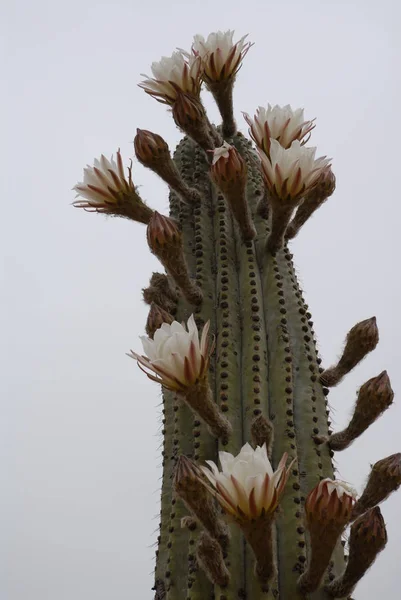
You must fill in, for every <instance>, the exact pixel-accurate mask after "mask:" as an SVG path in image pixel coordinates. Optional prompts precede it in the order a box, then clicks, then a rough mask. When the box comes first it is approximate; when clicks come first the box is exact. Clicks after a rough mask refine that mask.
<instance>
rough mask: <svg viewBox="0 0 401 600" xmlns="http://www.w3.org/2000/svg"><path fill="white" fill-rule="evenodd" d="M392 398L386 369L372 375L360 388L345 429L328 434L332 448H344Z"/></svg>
mask: <svg viewBox="0 0 401 600" xmlns="http://www.w3.org/2000/svg"><path fill="white" fill-rule="evenodd" d="M393 398H394V392H393V390H392V389H391V384H390V379H389V377H388V375H387V371H382V372H381V373H380V375H378V376H377V377H372V379H369V381H367V382H366V383H364V384H363V386H362V387H361V388H360V390H359V393H358V398H357V401H356V404H355V409H354V414H353V416H352V419H351V421H350V423H349V425H348V427H347V428H346V429H344V430H343V431H340V432H338V433H334V434H333V435H332V436H330V438H329V440H328V442H329V446H330V448H331V449H332V450H337V451H338V450H344V449H345V448H348V446H349V445H350V444H351V443H352V442H353V441H354V440H355V439H356V438H357V437H359V436H360V435H361V434H362V433H363V432H364V431H366V429H367V428H368V427H369V425H371V424H372V423H374V422H375V421H376V419H377V418H378V417H380V415H381V414H382V413H383V412H384V411H385V410H387V408H389V406H390V405H391V404H392V402H393Z"/></svg>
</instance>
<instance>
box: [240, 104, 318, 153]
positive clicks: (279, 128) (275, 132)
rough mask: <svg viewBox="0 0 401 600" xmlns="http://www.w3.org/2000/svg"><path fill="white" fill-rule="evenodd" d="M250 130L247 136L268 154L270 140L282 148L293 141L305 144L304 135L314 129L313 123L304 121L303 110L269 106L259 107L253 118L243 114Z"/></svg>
mask: <svg viewBox="0 0 401 600" xmlns="http://www.w3.org/2000/svg"><path fill="white" fill-rule="evenodd" d="M243 115H244V118H245V120H246V122H247V123H248V125H249V127H250V129H249V134H250V136H251V138H252V139H253V141H254V142H255V144H256V145H257V146H258V147H259V148H260V149H261V150H264V152H266V154H269V150H270V139H271V138H273V139H274V140H277V141H278V142H280V144H281V146H283V148H289V147H290V146H291V144H292V142H293V141H294V140H299V141H300V142H301V143H302V144H306V143H307V141H308V139H309V137H310V135H309V136H308V138H307V139H304V138H305V136H306V135H308V134H310V132H311V131H312V129H313V128H314V127H315V125H314V123H313V121H314V119H313V120H312V121H305V119H304V110H303V108H297V109H296V110H295V111H294V110H292V108H291V106H290V105H289V104H287V105H286V106H278V104H276V106H271V105H270V104H268V105H267V108H264V107H263V106H259V108H258V109H257V111H256V114H255V116H254V118H253V119H252V117H250V116H249V115H248V113H245V112H244V113H243Z"/></svg>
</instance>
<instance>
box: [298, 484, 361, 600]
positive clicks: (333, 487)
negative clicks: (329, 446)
mask: <svg viewBox="0 0 401 600" xmlns="http://www.w3.org/2000/svg"><path fill="white" fill-rule="evenodd" d="M354 499H355V492H354V491H353V490H351V489H350V488H349V487H348V486H347V485H346V484H344V483H343V482H341V481H332V480H331V479H323V480H322V481H321V482H320V483H319V484H318V485H317V486H316V487H315V488H314V489H313V490H312V491H311V492H310V493H309V494H308V496H307V498H306V501H305V518H306V524H307V527H308V530H309V534H310V544H311V555H310V558H309V562H308V566H307V569H306V571H305V572H304V573H303V574H302V575H301V577H300V578H299V582H298V583H299V588H300V590H301V592H302V593H304V594H308V593H311V592H314V591H315V590H316V589H317V588H318V587H319V585H320V582H321V580H322V578H323V575H324V573H325V570H326V569H327V567H328V565H329V562H330V558H331V555H332V553H333V551H334V548H335V546H336V544H337V541H338V539H339V538H340V536H341V534H342V532H343V531H344V527H345V526H346V524H347V523H348V522H349V519H350V516H351V512H352V507H353V504H354Z"/></svg>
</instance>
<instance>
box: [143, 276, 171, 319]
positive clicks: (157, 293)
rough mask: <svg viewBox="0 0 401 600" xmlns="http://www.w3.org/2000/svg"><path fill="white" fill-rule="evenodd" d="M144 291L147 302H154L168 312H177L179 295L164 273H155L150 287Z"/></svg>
mask: <svg viewBox="0 0 401 600" xmlns="http://www.w3.org/2000/svg"><path fill="white" fill-rule="evenodd" d="M142 293H143V299H144V301H145V302H146V304H152V302H154V303H155V304H157V305H158V306H160V307H161V308H162V309H163V310H165V311H166V312H167V313H170V314H172V315H174V314H175V311H176V305H177V301H178V296H177V293H176V291H175V290H174V289H173V288H172V287H171V285H170V282H169V280H168V277H167V275H165V274H164V273H153V274H152V277H151V278H150V281H149V287H147V288H144V289H143V290H142Z"/></svg>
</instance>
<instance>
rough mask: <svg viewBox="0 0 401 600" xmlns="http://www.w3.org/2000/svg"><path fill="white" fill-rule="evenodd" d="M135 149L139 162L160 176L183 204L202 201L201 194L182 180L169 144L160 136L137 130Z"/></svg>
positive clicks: (144, 130)
mask: <svg viewBox="0 0 401 600" xmlns="http://www.w3.org/2000/svg"><path fill="white" fill-rule="evenodd" d="M134 148H135V154H136V157H137V159H138V160H139V162H140V163H141V164H142V165H143V166H144V167H148V168H149V169H151V170H152V171H153V172H154V173H156V174H157V175H159V177H161V178H162V179H163V181H165V182H166V183H167V184H168V185H169V186H170V187H171V189H172V190H174V191H175V192H176V193H177V194H178V195H179V197H180V199H181V200H182V201H183V202H185V203H186V204H194V203H198V202H200V201H201V199H202V198H201V195H200V194H199V192H198V191H197V190H195V189H194V188H190V187H189V186H188V185H187V184H186V183H185V181H184V180H183V179H182V177H181V175H180V173H179V171H178V169H177V166H176V164H175V163H174V161H173V159H172V158H171V156H170V150H169V147H168V144H167V142H165V141H164V139H163V138H162V137H161V136H160V135H158V134H157V133H152V132H151V131H148V130H146V129H137V130H136V136H135V138H134Z"/></svg>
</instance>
